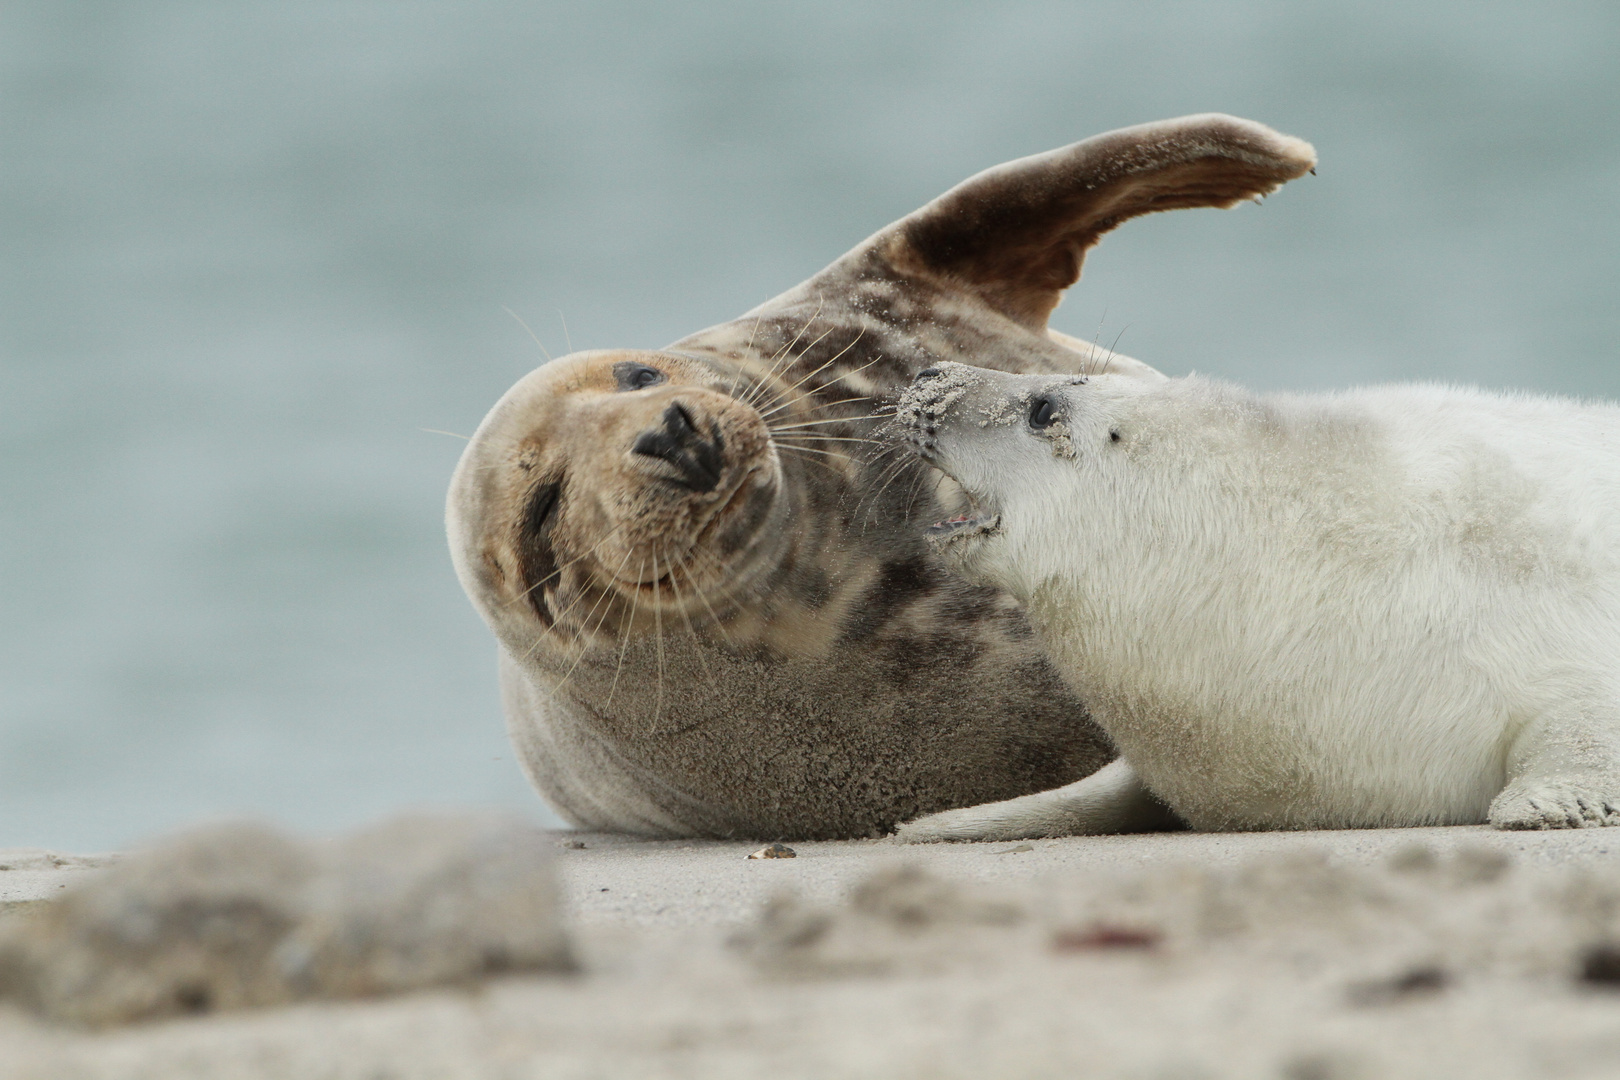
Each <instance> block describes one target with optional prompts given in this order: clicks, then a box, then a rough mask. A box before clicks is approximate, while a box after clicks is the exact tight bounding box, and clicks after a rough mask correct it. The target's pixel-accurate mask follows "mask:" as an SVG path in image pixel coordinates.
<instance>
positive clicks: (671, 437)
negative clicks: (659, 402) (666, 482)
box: [630, 401, 726, 492]
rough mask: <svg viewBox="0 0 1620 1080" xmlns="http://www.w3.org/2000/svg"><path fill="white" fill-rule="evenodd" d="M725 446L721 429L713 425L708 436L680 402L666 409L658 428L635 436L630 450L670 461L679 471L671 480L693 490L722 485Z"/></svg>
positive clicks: (711, 489)
mask: <svg viewBox="0 0 1620 1080" xmlns="http://www.w3.org/2000/svg"><path fill="white" fill-rule="evenodd" d="M725 448H726V445H725V440H724V439H722V438H721V437H720V430H719V429H718V428H712V429H711V431H710V437H709V438H707V439H705V438H704V437H703V436H702V435H700V434H699V433H698V429H697V425H696V424H695V423H693V422H692V414H691V413H689V412H687V411H686V406H684V405H682V404H681V403H680V402H678V401H677V402H674V403H673V404H671V405H670V406H669V407H668V408H667V409H665V410H664V415H663V416H662V417H661V419H660V423H659V425H658V426H657V427H654V428H648V429H647V430H646V431H643V432H642V433H641V434H640V435H638V436H636V441H635V442H634V443H633V444H632V445H631V447H630V452H631V453H633V454H640V455H642V456H643V457H651V458H657V459H658V460H660V461H665V462H668V463H669V464H671V465H673V466H674V467H675V471H676V473H677V474H678V475H676V476H672V477H670V478H669V479H670V480H671V482H673V483H676V484H679V485H681V486H682V487H686V488H691V489H692V490H693V491H698V492H708V491H713V490H714V489H715V488H716V487H718V486H719V484H720V472H721V470H722V469H723V468H724V467H725Z"/></svg>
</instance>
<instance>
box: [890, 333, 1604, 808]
mask: <svg viewBox="0 0 1620 1080" xmlns="http://www.w3.org/2000/svg"><path fill="white" fill-rule="evenodd" d="M945 372H946V374H947V376H954V378H955V380H956V383H957V385H954V386H951V387H948V388H947V389H948V390H949V392H950V393H949V395H948V396H951V401H950V402H949V403H948V404H946V405H945V406H944V407H942V408H934V407H933V396H934V394H935V393H936V391H934V390H933V389H931V387H932V386H933V384H934V383H941V384H944V383H950V382H952V381H953V380H952V378H949V377H948V378H942V379H935V380H926V381H922V382H919V383H918V385H917V387H916V388H914V389H913V391H912V393H911V395H910V396H909V400H910V404H911V406H912V414H913V416H914V420H913V428H914V431H915V432H917V438H918V440H919V444H920V446H921V448H922V450H923V452H924V453H925V455H926V456H929V457H931V459H932V460H934V461H935V462H936V463H937V464H939V465H940V466H941V467H942V468H943V469H944V470H946V471H947V472H949V473H950V474H952V475H953V476H955V477H956V478H957V479H958V481H959V482H961V484H962V486H963V487H964V488H965V489H966V490H967V491H968V492H969V493H971V494H973V495H975V496H976V497H978V498H979V499H980V501H981V503H982V504H983V505H985V506H987V507H993V509H994V510H995V511H996V512H998V513H999V515H1000V525H999V528H998V529H996V530H994V531H992V532H988V533H982V534H979V535H976V536H973V537H969V538H965V539H962V540H959V541H954V542H949V543H947V544H946V545H945V547H946V549H947V553H948V554H949V555H950V556H951V557H953V558H954V559H955V561H956V563H957V565H958V567H959V568H960V569H961V570H962V572H964V573H965V574H966V575H967V576H969V577H970V578H971V579H974V580H979V581H983V582H993V583H995V584H996V585H997V586H999V587H1001V588H1004V589H1006V590H1008V591H1009V592H1010V593H1012V594H1013V595H1014V596H1016V597H1018V598H1019V599H1021V600H1023V601H1024V602H1025V603H1026V604H1027V605H1028V607H1029V610H1030V613H1031V618H1032V621H1033V623H1034V625H1035V626H1036V629H1037V632H1038V633H1039V635H1040V636H1041V638H1042V640H1043V642H1044V644H1045V645H1046V647H1047V649H1048V651H1049V652H1050V654H1051V655H1052V656H1053V658H1054V659H1055V660H1056V661H1057V663H1058V666H1059V669H1060V670H1061V671H1062V673H1063V674H1064V677H1065V678H1066V680H1067V681H1068V682H1069V683H1070V684H1071V685H1072V686H1073V687H1074V688H1075V689H1076V691H1077V692H1078V693H1079V695H1080V696H1081V697H1082V698H1084V699H1085V700H1086V701H1087V702H1088V704H1089V705H1090V707H1091V708H1092V710H1093V714H1094V716H1095V717H1096V719H1097V720H1098V721H1099V723H1101V724H1102V726H1103V727H1104V729H1105V730H1106V731H1107V732H1108V733H1109V735H1110V737H1111V738H1112V739H1113V740H1114V741H1115V743H1116V745H1117V746H1118V747H1119V749H1120V751H1121V753H1122V754H1123V756H1124V757H1125V758H1126V759H1127V761H1128V762H1129V763H1130V765H1131V767H1132V768H1134V770H1135V772H1136V773H1137V774H1138V776H1139V777H1140V778H1141V780H1142V781H1143V782H1144V783H1145V785H1146V787H1147V788H1148V789H1150V790H1151V791H1152V792H1153V793H1155V794H1156V795H1158V796H1159V797H1161V798H1163V799H1164V800H1165V801H1166V802H1168V803H1169V805H1170V806H1171V807H1172V808H1173V809H1174V810H1175V811H1176V812H1177V813H1178V814H1179V815H1181V816H1182V817H1183V818H1184V819H1185V820H1187V821H1188V822H1189V823H1191V824H1192V825H1193V826H1194V827H1196V828H1200V829H1269V828H1349V827H1373V826H1391V825H1426V824H1464V823H1477V822H1482V821H1485V820H1487V819H1488V820H1489V821H1490V822H1491V823H1493V824H1495V825H1498V826H1500V827H1506V828H1546V827H1563V826H1582V825H1609V824H1616V823H1620V753H1617V751H1620V698H1617V693H1616V691H1617V682H1620V680H1617V675H1620V672H1617V663H1616V657H1617V656H1620V434H1617V433H1620V409H1617V408H1616V407H1614V406H1612V405H1607V404H1588V403H1582V402H1577V401H1573V400H1567V399H1557V398H1547V397H1534V396H1529V395H1504V394H1493V393H1487V392H1484V391H1479V390H1469V389H1460V388H1455V387H1445V386H1431V385H1416V386H1389V387H1377V388H1372V389H1365V390H1356V391H1349V392H1344V393H1338V394H1331V395H1309V396H1296V395H1271V396H1260V395H1255V394H1251V393H1248V392H1246V391H1243V390H1241V389H1239V388H1236V387H1233V386H1229V385H1226V384H1222V383H1218V382H1212V381H1208V380H1204V379H1200V378H1186V379H1174V380H1167V381H1164V382H1158V383H1154V382H1147V381H1143V380H1130V379H1122V378H1118V377H1113V376H1100V377H1094V378H1092V379H1090V380H1089V381H1084V382H1080V381H1078V380H1054V379H1052V378H1050V377H1047V378H1039V377H1034V378H1030V377H1023V378H1020V377H1009V376H1004V375H1001V374H1000V373H993V372H981V371H971V370H958V369H957V368H956V366H955V365H947V366H945ZM964 378H965V379H966V381H968V382H969V383H970V384H971V385H970V386H969V387H968V388H967V389H966V390H964V389H963V388H962V387H961V385H960V382H961V380H962V379H964ZM1039 393H1055V394H1058V395H1060V396H1061V400H1062V402H1063V408H1062V409H1061V415H1060V417H1059V420H1058V422H1056V423H1053V424H1052V425H1051V426H1050V427H1049V428H1047V429H1046V430H1039V431H1038V430H1034V429H1032V428H1031V427H1030V426H1029V424H1028V422H1027V419H1026V418H1027V416H1028V411H1029V401H1030V399H1031V397H1032V396H1033V395H1035V394H1039ZM941 400H943V399H941ZM998 410H1000V411H1001V412H1004V413H1005V412H1015V413H1016V415H1017V416H1018V417H1019V418H1020V422H1017V423H982V422H981V421H982V418H983V416H984V415H986V414H990V413H995V412H997V411H998ZM930 413H931V414H932V418H931V419H930V418H928V417H929V414H930ZM1116 436H1117V437H1116ZM1060 444H1061V449H1062V452H1059V453H1054V452H1053V450H1054V448H1057V447H1059V446H1060ZM1116 783H1117V781H1116ZM1085 784H1086V781H1082V782H1081V783H1080V784H1077V785H1071V786H1070V787H1069V788H1066V789H1059V791H1057V792H1053V793H1046V794H1043V795H1037V796H1032V797H1028V798H1026V799H1025V800H1020V801H1021V802H1025V803H1030V804H1032V805H1031V806H1029V807H1028V808H1027V809H1026V810H1025V811H1024V812H1023V813H1022V815H1020V814H1017V813H1009V812H1008V810H1007V807H1008V804H1000V808H999V809H996V808H989V807H986V808H971V809H968V810H961V811H953V812H950V813H949V814H947V815H936V816H935V817H933V818H928V819H923V820H922V821H920V822H917V823H913V824H912V825H911V826H908V827H907V829H906V833H907V835H908V836H909V837H910V838H913V839H943V838H970V837H976V836H986V837H989V836H994V837H1006V836H1012V835H1021V834H1023V833H1021V831H1020V828H1021V823H1023V825H1024V827H1026V828H1027V830H1028V832H1029V833H1030V834H1034V835H1051V834H1053V833H1054V832H1056V831H1062V829H1063V828H1064V822H1065V820H1066V819H1065V816H1064V815H1065V811H1064V810H1063V808H1064V807H1066V806H1071V805H1077V804H1076V802H1075V800H1076V799H1077V798H1078V797H1080V796H1081V795H1083V794H1084V793H1085V791H1086V790H1087V789H1086V788H1085V786H1084V785H1085ZM1093 786H1095V785H1093ZM1092 813H1093V814H1095V811H1094V810H1093V811H1092ZM1070 817H1071V818H1072V819H1073V821H1072V823H1073V824H1075V825H1077V826H1079V827H1078V828H1075V829H1072V830H1070V831H1085V829H1084V825H1085V822H1084V820H1082V816H1081V815H1075V814H1071V815H1070Z"/></svg>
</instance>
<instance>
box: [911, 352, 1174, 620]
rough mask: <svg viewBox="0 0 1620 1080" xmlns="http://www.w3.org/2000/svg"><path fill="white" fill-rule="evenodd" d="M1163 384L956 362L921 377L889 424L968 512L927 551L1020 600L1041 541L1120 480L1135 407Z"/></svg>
mask: <svg viewBox="0 0 1620 1080" xmlns="http://www.w3.org/2000/svg"><path fill="white" fill-rule="evenodd" d="M1163 385H1164V384H1163V382H1162V381H1160V380H1147V379H1142V378H1138V377H1133V376H1131V375H1095V376H1078V375H1069V376H1054V375H1011V374H1007V373H1006V372H1000V371H987V370H985V369H983V368H976V367H969V366H967V365H965V364H954V363H945V364H938V365H936V366H934V367H930V368H928V369H926V370H924V371H922V372H921V373H919V374H918V376H917V378H916V380H915V381H914V382H913V383H912V385H911V386H910V387H909V388H908V389H907V390H906V392H905V394H904V395H903V396H902V397H901V399H900V405H899V409H898V410H897V414H896V423H897V426H898V428H899V430H900V432H901V433H902V437H903V438H905V439H906V441H907V442H909V443H910V445H911V446H912V448H913V449H914V450H915V451H916V452H917V454H918V455H919V456H921V457H922V458H923V459H924V460H925V461H927V462H928V463H929V464H931V465H933V466H934V467H935V468H937V469H939V470H940V471H941V472H944V473H945V474H946V475H948V476H950V477H951V478H952V479H954V480H955V481H956V482H957V484H959V485H960V486H961V488H962V491H963V493H964V494H965V495H966V497H967V499H968V501H969V503H970V509H969V510H968V512H967V513H964V514H962V515H960V516H958V517H955V518H952V519H950V520H948V521H941V522H937V523H935V524H934V525H931V526H930V527H929V529H928V537H929V540H930V541H931V542H932V544H933V545H934V547H935V549H936V550H937V551H939V552H940V554H942V555H943V556H944V557H945V558H946V559H947V560H949V561H950V562H952V563H953V564H954V565H955V566H956V567H957V568H958V569H959V570H960V571H961V572H962V573H964V574H966V575H967V576H968V577H969V578H972V579H975V580H978V581H982V582H984V583H986V584H994V585H997V586H999V587H1001V588H1004V589H1007V590H1008V591H1009V592H1012V593H1013V594H1014V595H1016V596H1021V597H1025V598H1027V597H1028V596H1029V595H1030V591H1031V588H1032V584H1033V582H1032V578H1033V577H1038V576H1039V575H1040V574H1041V569H1040V567H1039V563H1040V555H1041V552H1042V550H1043V549H1044V548H1047V547H1050V546H1051V545H1050V544H1045V543H1043V540H1045V539H1046V538H1048V537H1051V536H1052V535H1053V534H1054V528H1055V529H1057V530H1058V531H1059V532H1061V531H1063V530H1066V529H1068V528H1071V527H1072V526H1069V525H1065V524H1063V522H1066V521H1068V522H1072V521H1078V520H1081V519H1082V515H1083V514H1084V511H1085V504H1086V503H1087V502H1088V501H1089V500H1088V498H1087V490H1088V489H1092V490H1095V489H1096V488H1097V487H1098V486H1099V485H1113V484H1117V483H1119V482H1121V480H1122V477H1121V475H1120V473H1121V468H1120V465H1121V460H1122V458H1124V457H1125V456H1126V455H1127V454H1128V453H1129V452H1130V450H1131V449H1132V447H1131V446H1130V445H1129V441H1131V440H1134V437H1135V433H1134V431H1131V429H1132V428H1133V427H1134V423H1133V422H1132V419H1131V418H1132V415H1133V412H1134V410H1133V408H1132V402H1134V401H1136V400H1138V399H1139V398H1140V397H1141V396H1142V395H1143V394H1147V393H1152V392H1153V391H1154V389H1155V388H1156V387H1161V386H1163ZM1128 431H1129V432H1131V434H1129V435H1128V434H1127V432H1128Z"/></svg>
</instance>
